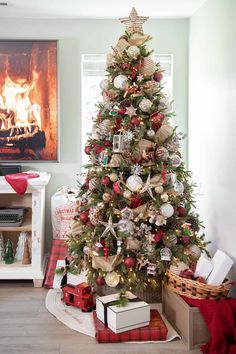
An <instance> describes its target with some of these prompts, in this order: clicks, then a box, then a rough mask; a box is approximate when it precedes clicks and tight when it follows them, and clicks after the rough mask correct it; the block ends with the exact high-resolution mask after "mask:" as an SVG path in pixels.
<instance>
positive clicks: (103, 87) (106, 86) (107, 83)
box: [99, 79, 109, 90]
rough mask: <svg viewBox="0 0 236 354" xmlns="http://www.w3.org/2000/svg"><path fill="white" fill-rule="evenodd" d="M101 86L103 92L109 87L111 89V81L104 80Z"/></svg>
mask: <svg viewBox="0 0 236 354" xmlns="http://www.w3.org/2000/svg"><path fill="white" fill-rule="evenodd" d="M99 86H100V89H101V90H107V89H108V87H109V80H108V79H103V80H102V81H101V82H100V84H99Z"/></svg>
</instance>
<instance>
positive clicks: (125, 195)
mask: <svg viewBox="0 0 236 354" xmlns="http://www.w3.org/2000/svg"><path fill="white" fill-rule="evenodd" d="M131 195H132V193H131V192H130V191H129V190H128V189H126V190H125V191H124V193H123V197H124V198H125V199H130V198H131Z"/></svg>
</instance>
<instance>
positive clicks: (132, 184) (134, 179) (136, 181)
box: [126, 175, 143, 192]
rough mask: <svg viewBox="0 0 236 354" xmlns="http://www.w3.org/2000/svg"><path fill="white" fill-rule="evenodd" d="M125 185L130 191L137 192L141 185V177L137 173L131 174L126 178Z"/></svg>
mask: <svg viewBox="0 0 236 354" xmlns="http://www.w3.org/2000/svg"><path fill="white" fill-rule="evenodd" d="M126 186H127V187H128V188H129V190H130V191H131V192H139V191H140V189H142V187H143V181H142V178H141V177H139V176H137V175H131V176H129V177H128V179H127V180H126Z"/></svg>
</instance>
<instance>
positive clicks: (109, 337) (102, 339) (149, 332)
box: [93, 310, 167, 343]
mask: <svg viewBox="0 0 236 354" xmlns="http://www.w3.org/2000/svg"><path fill="white" fill-rule="evenodd" d="M93 319H94V326H95V332H96V335H95V336H96V340H97V341H98V342H99V343H117V342H146V341H161V340H166V336H167V327H166V325H165V323H164V321H163V319H162V318H161V315H160V314H159V312H158V311H157V310H151V320H150V324H149V326H146V327H142V328H137V329H132V330H130V331H127V332H123V333H114V332H112V331H111V330H110V329H109V328H107V327H106V326H105V325H104V323H102V322H101V321H100V320H99V319H98V318H97V315H96V311H94V312H93Z"/></svg>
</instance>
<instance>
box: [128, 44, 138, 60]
mask: <svg viewBox="0 0 236 354" xmlns="http://www.w3.org/2000/svg"><path fill="white" fill-rule="evenodd" d="M126 52H127V54H128V56H129V57H130V58H132V59H135V58H137V56H138V55H139V54H140V50H139V48H138V47H136V45H131V46H130V47H129V48H128V49H127V50H126Z"/></svg>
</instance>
